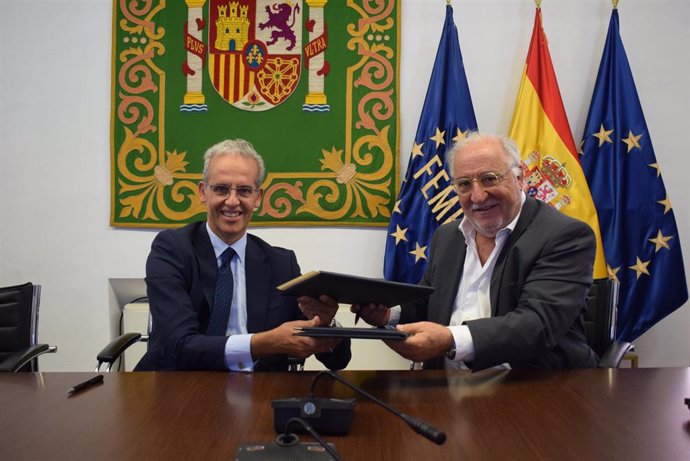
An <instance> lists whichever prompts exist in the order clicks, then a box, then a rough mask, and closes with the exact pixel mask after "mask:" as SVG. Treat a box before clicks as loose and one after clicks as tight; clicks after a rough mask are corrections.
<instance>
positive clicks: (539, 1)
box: [534, 0, 541, 8]
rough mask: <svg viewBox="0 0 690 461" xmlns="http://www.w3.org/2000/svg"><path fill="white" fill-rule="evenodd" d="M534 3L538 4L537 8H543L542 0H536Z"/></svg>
mask: <svg viewBox="0 0 690 461" xmlns="http://www.w3.org/2000/svg"><path fill="white" fill-rule="evenodd" d="M534 4H535V5H537V8H541V0H534Z"/></svg>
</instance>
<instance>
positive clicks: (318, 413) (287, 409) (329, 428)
mask: <svg viewBox="0 0 690 461" xmlns="http://www.w3.org/2000/svg"><path fill="white" fill-rule="evenodd" d="M272 406H273V429H274V430H275V431H276V433H278V434H282V433H283V431H284V430H285V425H286V424H287V422H288V421H289V420H290V418H302V419H303V420H305V421H306V422H308V423H309V424H310V425H311V427H313V428H314V430H315V431H316V432H317V433H318V434H320V435H347V434H348V433H349V432H350V426H351V425H352V417H353V416H354V412H355V399H322V398H316V397H312V398H303V399H298V398H291V399H278V400H274V401H273V402H272ZM300 431H301V433H304V432H306V431H304V430H303V429H302V428H300V429H299V431H295V432H300Z"/></svg>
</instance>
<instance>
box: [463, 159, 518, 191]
mask: <svg viewBox="0 0 690 461" xmlns="http://www.w3.org/2000/svg"><path fill="white" fill-rule="evenodd" d="M516 166H518V165H516V164H514V165H511V167H510V168H508V169H507V170H506V171H504V172H503V173H496V172H493V171H487V172H486V173H482V174H480V175H479V176H475V177H474V178H455V179H454V180H453V182H452V183H451V184H453V186H454V187H455V190H456V192H457V193H458V194H463V195H464V194H469V193H470V192H471V191H472V183H473V182H474V181H479V184H480V185H481V186H482V189H491V188H492V187H496V186H497V185H498V183H499V182H501V181H503V180H504V179H506V178H505V174H506V173H508V172H509V171H510V170H512V169H513V168H515V167H516Z"/></svg>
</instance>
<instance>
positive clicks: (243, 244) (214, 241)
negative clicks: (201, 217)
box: [206, 221, 247, 261]
mask: <svg viewBox="0 0 690 461" xmlns="http://www.w3.org/2000/svg"><path fill="white" fill-rule="evenodd" d="M206 232H208V236H209V238H210V239H211V245H212V246H213V252H214V253H215V254H216V259H218V258H220V255H222V254H223V252H224V251H225V249H226V248H227V247H232V249H233V250H235V253H237V256H238V257H239V258H240V261H244V255H245V253H246V251H247V233H246V232H245V233H244V235H242V237H240V239H239V240H238V241H236V242H235V243H233V244H232V245H228V244H227V243H225V242H224V241H223V240H221V238H220V237H218V236H217V235H216V234H214V233H213V231H212V230H211V227H210V226H209V225H208V221H206Z"/></svg>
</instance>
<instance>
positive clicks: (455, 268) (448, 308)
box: [436, 226, 467, 325]
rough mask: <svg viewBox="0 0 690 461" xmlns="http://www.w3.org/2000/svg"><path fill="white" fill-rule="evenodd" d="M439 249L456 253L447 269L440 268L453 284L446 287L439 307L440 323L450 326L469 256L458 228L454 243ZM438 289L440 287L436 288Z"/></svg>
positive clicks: (463, 237) (450, 259)
mask: <svg viewBox="0 0 690 461" xmlns="http://www.w3.org/2000/svg"><path fill="white" fill-rule="evenodd" d="M439 248H448V251H454V249H457V251H455V252H454V253H455V254H454V255H453V256H452V257H451V258H449V263H450V264H448V266H447V267H439V270H441V271H442V272H444V273H446V274H448V276H449V280H452V281H453V283H451V284H448V285H447V286H446V291H445V292H444V293H443V299H442V301H441V302H440V303H438V305H439V306H440V307H441V312H439V313H438V314H437V315H438V321H439V323H441V324H443V325H448V323H449V322H450V317H451V314H452V313H453V309H454V308H455V298H456V297H457V294H458V287H459V286H460V279H461V278H462V270H463V267H464V266H465V256H466V254H467V245H466V244H465V236H464V235H463V233H462V232H461V231H460V229H459V228H458V227H457V226H456V227H455V230H454V232H453V237H452V241H451V242H450V243H449V244H447V245H446V244H443V245H440V246H439ZM436 289H438V287H437V288H436Z"/></svg>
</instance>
